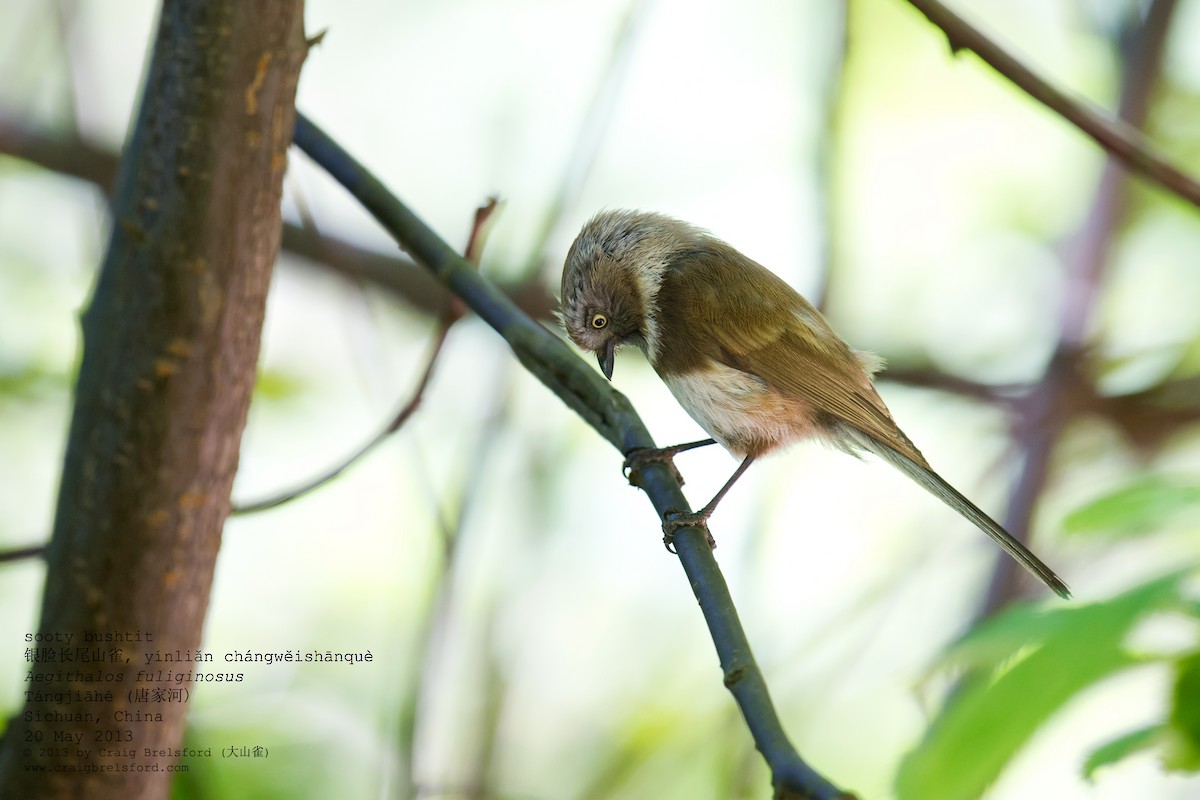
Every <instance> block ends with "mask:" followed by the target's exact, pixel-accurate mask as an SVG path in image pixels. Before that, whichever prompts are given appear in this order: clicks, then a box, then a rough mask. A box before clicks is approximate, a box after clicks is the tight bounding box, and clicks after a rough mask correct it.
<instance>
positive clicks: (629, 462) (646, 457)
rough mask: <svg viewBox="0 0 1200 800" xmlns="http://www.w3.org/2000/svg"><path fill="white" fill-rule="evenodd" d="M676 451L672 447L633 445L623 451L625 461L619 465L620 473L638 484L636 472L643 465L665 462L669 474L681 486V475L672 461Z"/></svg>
mask: <svg viewBox="0 0 1200 800" xmlns="http://www.w3.org/2000/svg"><path fill="white" fill-rule="evenodd" d="M677 452H678V451H677V450H676V449H675V448H673V447H663V448H661V449H660V448H655V447H635V448H633V449H632V450H629V451H628V452H626V453H625V463H624V464H622V465H621V474H623V475H624V476H625V477H626V478H627V479H628V480H629V482H630V483H631V484H633V485H634V486H637V485H638V479H637V477H636V473H637V472H639V471H641V469H642V468H643V467H646V466H648V465H650V464H666V465H667V467H668V468H670V470H671V475H672V476H674V478H675V480H676V481H678V482H679V485H680V486H683V475H682V474H681V473H680V472H679V468H678V467H676V466H675V462H674V461H673V459H674V457H675V454H676V453H677Z"/></svg>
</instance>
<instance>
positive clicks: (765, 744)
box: [295, 116, 846, 800]
mask: <svg viewBox="0 0 1200 800" xmlns="http://www.w3.org/2000/svg"><path fill="white" fill-rule="evenodd" d="M295 144H296V145H297V147H299V148H300V149H301V150H302V151H304V152H305V153H306V154H307V155H308V156H309V157H310V158H312V159H313V160H314V161H316V162H317V163H318V164H319V165H320V166H321V167H323V168H324V169H325V170H326V171H328V172H329V173H330V175H332V176H333V177H334V178H335V179H336V180H337V181H338V182H339V183H341V184H342V185H343V186H344V187H345V188H346V189H347V190H348V191H349V192H350V193H351V194H352V195H353V196H354V197H355V198H356V199H357V200H358V201H359V202H360V203H361V204H362V205H363V207H364V208H366V209H367V210H368V211H369V212H370V213H371V215H372V216H374V217H375V219H376V220H377V221H378V222H379V223H380V224H381V225H382V226H383V227H384V228H385V229H386V230H387V231H388V232H389V233H390V234H392V235H393V236H394V237H395V238H396V240H397V241H398V242H399V243H400V244H401V246H402V247H404V248H405V249H406V250H407V251H408V252H409V254H410V255H411V256H412V257H413V258H414V259H416V260H417V261H418V262H419V263H422V264H424V265H425V266H426V267H427V268H428V269H429V270H430V271H431V272H432V273H433V274H434V275H436V276H437V278H438V280H440V281H441V282H442V283H444V284H445V285H446V286H447V287H448V288H449V289H450V290H451V291H452V292H454V293H455V294H456V295H458V296H459V297H461V298H462V299H463V301H464V302H465V303H466V304H467V305H468V306H469V307H470V308H471V309H472V310H474V311H475V313H477V314H478V315H479V316H480V317H482V318H483V319H484V321H485V322H487V323H488V324H489V325H491V326H492V327H493V328H494V329H495V330H496V332H497V333H499V334H500V335H501V336H502V337H503V338H504V340H505V341H506V342H508V344H509V346H510V347H511V348H512V350H513V353H514V355H515V356H516V357H517V359H518V360H519V361H520V362H521V363H522V364H523V365H524V366H525V368H526V369H528V370H529V371H530V372H532V373H533V374H534V375H535V376H536V377H537V378H538V379H539V380H541V381H542V383H544V384H545V385H546V386H547V388H549V389H550V390H551V391H552V392H554V393H555V394H556V395H558V397H560V398H561V399H562V400H563V402H564V403H566V404H567V405H568V406H570V407H571V408H572V409H573V410H574V411H575V412H576V413H578V414H579V415H580V416H581V417H583V419H584V420H585V421H586V422H587V423H588V424H589V425H591V426H592V427H593V428H595V429H596V431H597V432H598V433H600V434H601V435H602V436H603V437H604V438H605V439H607V440H608V441H609V442H611V443H612V444H613V445H614V446H615V447H616V448H617V449H618V450H619V451H620V452H621V453H627V452H629V451H630V450H632V449H634V448H637V447H653V446H654V442H653V440H652V439H651V438H650V434H649V432H647V430H646V428H645V425H643V424H642V421H641V419H640V418H639V417H638V415H637V413H636V412H635V411H634V410H633V407H632V406H631V405H630V403H629V401H628V400H627V399H626V398H625V397H624V395H622V394H620V393H619V392H617V391H616V390H615V389H613V388H612V386H611V385H610V384H609V383H608V382H607V381H605V380H604V379H603V378H602V377H601V376H600V375H599V374H598V373H597V372H596V371H595V370H594V369H592V368H590V367H588V366H587V365H586V364H585V362H584V361H583V360H582V359H580V358H579V357H578V356H576V355H575V354H574V353H572V352H571V350H570V349H569V348H568V347H567V346H566V344H565V343H563V341H562V340H560V339H559V338H557V337H556V336H554V335H553V334H551V333H550V332H549V331H548V330H546V329H545V328H543V327H542V326H541V325H539V324H537V323H536V322H534V321H533V320H532V319H530V318H529V317H528V316H526V315H525V314H523V313H521V311H520V310H519V309H518V308H517V307H516V306H515V305H513V303H512V301H511V300H509V299H508V298H507V297H505V296H504V295H503V294H502V293H501V292H500V291H499V290H497V289H496V287H495V286H493V285H492V284H491V283H490V282H489V281H487V280H486V279H485V278H483V277H482V276H481V275H479V273H478V272H476V271H475V270H474V269H472V267H471V265H470V264H469V263H468V262H467V261H466V260H465V259H464V258H462V257H461V256H459V255H458V254H457V253H456V252H454V250H453V249H452V248H451V247H450V246H449V245H447V244H446V243H445V242H444V241H442V240H441V239H440V238H439V237H438V236H437V234H435V233H434V232H433V231H432V230H430V229H429V228H428V227H427V226H426V225H425V223H423V222H422V221H421V220H420V219H419V218H418V217H417V216H416V215H415V214H413V212H412V211H410V210H409V209H408V208H407V207H406V206H405V205H403V204H402V203H401V202H400V201H399V200H398V199H397V198H395V197H394V196H393V195H392V194H391V193H390V192H389V191H388V190H387V189H386V188H385V187H384V186H383V184H381V183H380V182H379V181H378V180H377V179H376V178H375V177H374V176H373V175H372V174H371V173H370V172H368V171H367V170H366V169H365V168H364V167H363V166H362V165H360V164H359V163H358V162H356V161H355V160H354V159H353V158H352V157H351V156H350V155H349V154H348V153H346V152H345V151H344V150H342V149H341V148H340V147H339V146H338V145H337V144H336V143H335V142H333V141H332V140H331V139H330V138H329V137H327V136H326V135H325V134H324V133H323V132H322V131H321V130H320V129H319V128H317V127H316V126H315V125H314V124H313V123H312V122H310V121H309V120H308V119H306V118H305V117H303V116H299V117H298V119H297V123H296V133H295ZM638 476H639V481H638V483H639V486H641V488H642V489H643V490H645V492H646V494H647V495H648V496H649V498H650V500H651V502H652V503H653V504H654V507H655V510H656V511H657V512H658V515H659V517H662V516H663V515H664V514H665V513H666V511H667V510H668V509H671V508H674V509H687V508H688V505H687V501H686V499H685V498H684V496H683V492H682V490H681V489H680V486H679V483H678V482H677V481H676V480H675V479H674V477H673V476H672V474H671V470H670V468H669V467H668V466H667V465H665V464H651V465H649V466H647V467H645V468H644V469H643V470H640V471H639V472H638ZM675 545H676V548H677V550H678V552H679V560H680V562H681V563H682V564H683V568H684V571H685V572H686V573H687V576H688V579H689V581H690V583H691V585H692V587H693V591H694V592H695V593H696V597H697V599H698V600H699V602H700V607H701V609H702V610H703V612H704V616H705V619H706V621H707V622H708V626H709V631H710V632H711V634H712V637H713V642H714V644H715V645H716V647H717V653H718V656H719V658H720V662H721V667H722V669H723V670H724V672H725V677H726V685H727V686H728V687H729V689H730V691H731V692H732V693H733V695H734V698H735V699H736V700H737V703H738V705H739V706H740V707H741V709H742V713H743V715H744V716H745V718H746V722H747V725H748V726H749V728H750V731H751V733H752V735H753V736H754V741H755V745H756V746H757V747H758V749H759V751H760V752H761V753H762V754H763V756H764V758H765V759H766V760H767V763H768V764H769V765H770V767H771V772H772V779H773V782H774V784H775V788H776V792H777V795H778V796H792V797H803V798H819V800H833V799H834V798H842V797H846V795H845V794H843V793H842V792H841V791H840V790H839V789H837V788H836V787H834V786H833V785H832V784H830V783H829V782H828V781H826V780H825V779H824V778H822V777H821V776H820V775H818V774H817V773H816V772H814V771H813V770H812V768H811V767H809V766H808V765H807V764H805V763H804V761H803V760H802V759H801V758H800V756H799V755H798V754H797V753H796V751H795V749H794V748H793V747H792V745H791V744H790V742H789V741H788V739H787V734H786V733H785V732H784V730H783V726H782V724H781V723H780V721H779V718H778V715H777V714H776V713H775V709H774V707H773V706H772V704H771V699H770V695H769V693H768V691H767V685H766V681H765V680H764V679H763V676H762V673H761V671H760V670H759V669H758V666H757V664H756V663H755V662H754V657H753V655H752V654H751V651H750V644H749V642H748V641H747V640H746V635H745V631H743V630H742V626H741V623H740V622H739V621H738V617H737V611H736V610H735V609H734V606H733V600H732V598H731V597H730V596H729V590H728V587H726V585H725V581H724V578H723V577H722V575H721V573H720V570H719V569H718V567H717V563H716V560H715V559H714V558H713V556H712V551H711V549H710V548H709V546H708V543H707V540H706V536H705V533H704V531H702V530H700V529H696V528H685V529H682V530H680V532H679V534H677V536H676V539H675Z"/></svg>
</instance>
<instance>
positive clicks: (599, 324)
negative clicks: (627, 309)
mask: <svg viewBox="0 0 1200 800" xmlns="http://www.w3.org/2000/svg"><path fill="white" fill-rule="evenodd" d="M592 327H593V328H595V329H596V330H600V329H601V328H606V327H608V317H606V316H604V315H603V314H596V315H595V316H594V317H592Z"/></svg>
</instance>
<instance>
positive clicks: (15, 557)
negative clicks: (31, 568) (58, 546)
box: [0, 544, 46, 564]
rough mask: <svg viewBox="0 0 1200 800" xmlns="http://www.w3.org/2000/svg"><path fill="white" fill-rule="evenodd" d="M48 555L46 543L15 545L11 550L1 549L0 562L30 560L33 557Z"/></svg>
mask: <svg viewBox="0 0 1200 800" xmlns="http://www.w3.org/2000/svg"><path fill="white" fill-rule="evenodd" d="M45 555H46V545H44V544H34V545H30V546H29V547H14V548H13V549H11V550H0V564H8V563H11V562H13V561H28V560H29V559H31V558H43V557H45Z"/></svg>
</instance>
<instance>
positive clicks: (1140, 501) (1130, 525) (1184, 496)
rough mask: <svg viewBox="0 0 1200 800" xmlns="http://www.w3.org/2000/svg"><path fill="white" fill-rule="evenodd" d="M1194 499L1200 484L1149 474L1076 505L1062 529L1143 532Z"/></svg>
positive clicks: (1199, 494)
mask: <svg viewBox="0 0 1200 800" xmlns="http://www.w3.org/2000/svg"><path fill="white" fill-rule="evenodd" d="M1196 503H1200V486H1195V485H1189V484H1179V483H1173V482H1170V481H1166V480H1163V479H1162V478H1150V479H1147V480H1144V481H1139V482H1138V483H1134V484H1131V485H1129V486H1126V487H1124V488H1122V489H1118V490H1117V491H1115V492H1113V493H1111V494H1108V495H1105V496H1104V497H1101V498H1099V499H1097V500H1093V501H1092V502H1090V503H1088V504H1087V505H1085V506H1083V507H1081V508H1078V509H1076V510H1075V511H1073V512H1072V513H1071V514H1069V515H1068V516H1067V518H1066V519H1065V520H1063V529H1064V530H1065V531H1066V532H1067V533H1073V534H1094V533H1117V534H1123V535H1128V534H1133V533H1145V532H1149V531H1152V530H1154V529H1155V528H1158V527H1160V526H1162V525H1163V523H1165V522H1167V521H1168V520H1169V519H1170V518H1171V517H1172V516H1174V515H1175V514H1177V513H1179V512H1180V511H1181V510H1183V509H1185V508H1188V507H1190V506H1193V505H1195V504H1196Z"/></svg>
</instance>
